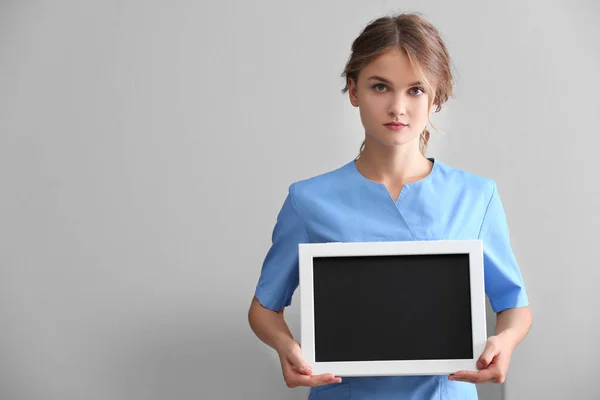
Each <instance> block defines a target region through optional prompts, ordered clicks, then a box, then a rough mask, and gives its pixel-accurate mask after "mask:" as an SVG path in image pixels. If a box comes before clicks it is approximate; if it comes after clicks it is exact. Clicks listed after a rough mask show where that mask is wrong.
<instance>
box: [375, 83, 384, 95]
mask: <svg viewBox="0 0 600 400" xmlns="http://www.w3.org/2000/svg"><path fill="white" fill-rule="evenodd" d="M386 87H387V86H385V85H384V84H383V83H377V84H375V85H373V86H372V88H373V89H374V90H375V91H376V92H379V93H382V92H383V90H377V88H384V89H385V88H386Z"/></svg>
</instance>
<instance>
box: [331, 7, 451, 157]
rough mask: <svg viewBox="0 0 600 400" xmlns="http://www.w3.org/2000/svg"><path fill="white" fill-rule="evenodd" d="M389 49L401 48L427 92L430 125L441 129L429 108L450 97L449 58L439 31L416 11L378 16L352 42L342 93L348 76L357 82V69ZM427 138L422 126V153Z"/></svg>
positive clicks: (343, 74)
mask: <svg viewBox="0 0 600 400" xmlns="http://www.w3.org/2000/svg"><path fill="white" fill-rule="evenodd" d="M391 48H399V49H401V50H404V52H405V53H406V55H407V56H408V59H409V61H410V64H411V66H412V67H413V68H414V70H415V73H416V75H417V76H418V78H419V80H420V81H421V82H422V83H423V89H424V90H425V92H426V93H427V94H428V95H429V105H428V107H427V110H428V117H427V119H428V121H429V123H430V124H431V126H432V127H433V128H434V129H435V130H436V131H438V132H440V130H439V129H437V127H435V125H433V123H432V122H431V120H430V118H429V111H430V110H431V107H432V106H433V104H436V105H437V108H436V110H435V112H439V111H440V110H441V109H442V104H444V103H445V102H446V101H447V100H448V98H449V97H452V86H453V77H452V72H451V70H450V68H451V61H450V56H449V54H448V50H447V48H446V45H445V44H444V42H443V41H442V39H441V36H440V33H439V32H438V30H437V29H436V28H435V27H434V26H433V25H432V24H431V23H430V22H428V21H427V20H425V19H424V18H423V17H421V16H420V14H419V13H411V14H398V15H393V16H385V17H381V18H378V19H376V20H374V21H372V22H371V23H369V25H367V26H366V27H365V28H364V29H363V31H362V32H361V33H360V35H359V36H358V37H357V38H356V39H355V40H354V42H353V43H352V53H351V55H350V58H349V59H348V62H347V63H346V67H345V68H344V72H343V73H342V77H344V78H345V80H346V86H345V87H344V89H342V93H346V92H347V91H348V89H349V88H348V82H349V79H350V78H351V79H352V80H353V81H354V82H355V83H357V82H358V75H359V73H360V71H361V70H362V69H363V68H364V67H365V66H366V65H367V64H369V63H370V62H371V61H372V60H373V59H375V58H376V57H378V56H380V55H381V54H383V53H384V52H386V51H388V50H390V49H391ZM432 94H433V96H432ZM429 137H430V132H429V130H428V129H427V128H425V129H424V130H423V132H421V137H420V148H421V153H422V154H423V155H425V153H426V151H427V145H428V143H429ZM364 147H365V142H364V141H363V143H362V145H361V146H360V150H359V155H358V156H359V157H360V153H362V151H363V149H364Z"/></svg>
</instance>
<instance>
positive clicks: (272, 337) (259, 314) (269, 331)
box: [248, 296, 294, 353]
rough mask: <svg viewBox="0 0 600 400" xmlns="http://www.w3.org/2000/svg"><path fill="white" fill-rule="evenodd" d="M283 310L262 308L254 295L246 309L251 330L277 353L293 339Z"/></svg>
mask: <svg viewBox="0 0 600 400" xmlns="http://www.w3.org/2000/svg"><path fill="white" fill-rule="evenodd" d="M283 310H284V309H282V310H281V311H279V312H275V311H271V310H269V309H267V308H264V307H263V306H262V305H261V304H260V303H259V301H258V299H257V298H256V296H254V297H253V298H252V303H251V304H250V310H249V311H248V322H249V323H250V328H251V329H252V332H254V334H255V335H256V336H257V337H258V338H259V339H260V340H261V341H262V342H263V343H265V344H266V345H267V346H269V347H271V348H273V349H274V350H275V351H277V353H279V352H280V349H282V348H284V347H286V345H288V344H289V343H290V342H292V341H294V337H293V336H292V332H291V331H290V328H289V327H288V325H287V323H286V322H285V319H284V317H283Z"/></svg>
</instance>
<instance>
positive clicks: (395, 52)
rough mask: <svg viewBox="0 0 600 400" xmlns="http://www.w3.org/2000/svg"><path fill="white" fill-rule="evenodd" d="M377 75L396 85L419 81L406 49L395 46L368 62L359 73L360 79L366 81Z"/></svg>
mask: <svg viewBox="0 0 600 400" xmlns="http://www.w3.org/2000/svg"><path fill="white" fill-rule="evenodd" d="M373 75H376V76H380V77H382V78H385V79H387V80H389V81H390V82H392V83H393V84H394V85H398V86H402V85H408V84H409V83H411V82H415V81H417V80H418V79H417V75H416V73H415V71H414V69H413V67H412V65H411V64H410V60H409V59H408V56H407V55H406V53H405V52H404V50H401V49H398V48H393V49H390V50H388V51H386V52H385V53H383V54H381V55H379V56H377V57H376V58H375V59H373V60H372V61H371V62H370V63H369V64H367V65H366V66H365V67H364V68H363V69H362V70H361V71H360V74H359V81H360V80H361V79H362V80H363V81H365V80H366V79H368V78H369V77H371V76H373Z"/></svg>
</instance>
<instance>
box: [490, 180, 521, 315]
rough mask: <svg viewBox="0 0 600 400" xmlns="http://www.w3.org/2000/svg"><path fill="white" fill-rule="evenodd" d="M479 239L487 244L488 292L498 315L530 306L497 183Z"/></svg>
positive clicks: (491, 303)
mask: <svg viewBox="0 0 600 400" xmlns="http://www.w3.org/2000/svg"><path fill="white" fill-rule="evenodd" d="M479 238H480V239H481V240H482V241H483V267H484V279H485V291H486V294H487V296H488V298H489V300H490V305H491V306H492V309H493V310H494V312H500V311H503V310H506V309H508V308H517V307H525V306H527V305H529V300H528V298H527V293H526V290H525V284H524V282H523V277H522V275H521V271H520V270H519V266H518V264H517V261H516V259H515V255H514V253H513V250H512V248H511V245H510V235H509V230H508V224H507V218H506V214H505V212H504V207H503V205H502V201H501V200H500V196H499V194H498V190H497V187H496V183H495V182H494V188H493V192H492V197H491V199H490V202H489V204H488V208H487V210H486V213H485V216H484V217H483V222H482V225H481V231H480V234H479Z"/></svg>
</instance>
